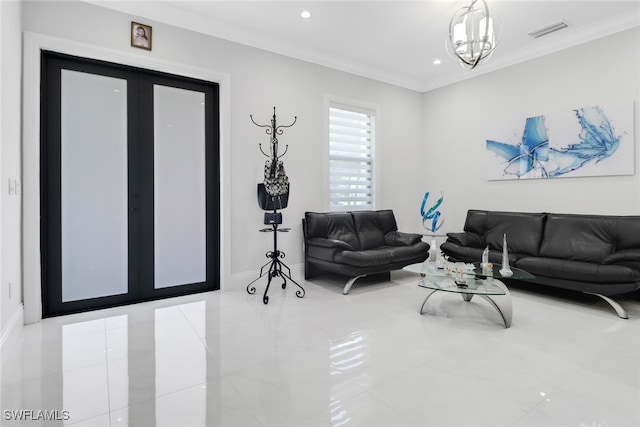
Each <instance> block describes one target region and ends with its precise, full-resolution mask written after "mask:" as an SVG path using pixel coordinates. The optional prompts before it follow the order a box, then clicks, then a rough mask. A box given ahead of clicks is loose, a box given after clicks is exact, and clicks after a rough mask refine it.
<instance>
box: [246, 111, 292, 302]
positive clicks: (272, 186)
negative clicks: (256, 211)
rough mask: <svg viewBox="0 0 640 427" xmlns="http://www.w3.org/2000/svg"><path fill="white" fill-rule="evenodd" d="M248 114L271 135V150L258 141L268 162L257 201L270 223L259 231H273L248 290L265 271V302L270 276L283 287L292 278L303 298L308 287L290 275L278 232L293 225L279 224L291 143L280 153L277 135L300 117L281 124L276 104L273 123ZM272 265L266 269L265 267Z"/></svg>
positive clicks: (286, 199)
mask: <svg viewBox="0 0 640 427" xmlns="http://www.w3.org/2000/svg"><path fill="white" fill-rule="evenodd" d="M249 118H250V119H251V121H252V122H253V124H254V125H256V126H258V127H261V128H266V130H265V132H266V134H267V135H269V136H270V147H269V153H266V152H265V151H264V150H263V149H262V144H258V146H259V148H260V151H261V152H262V154H264V155H265V156H266V157H267V158H268V159H269V160H267V161H266V162H265V170H264V175H265V180H264V182H263V183H260V184H258V191H257V193H258V205H259V206H260V208H261V209H262V210H264V211H270V212H265V214H264V224H265V225H268V226H269V227H267V228H262V229H260V230H259V231H260V232H262V233H273V250H272V251H268V252H267V253H266V257H267V258H269V261H268V262H267V263H266V264H264V265H263V266H262V267H261V268H260V275H259V276H258V277H257V278H256V279H255V280H253V281H252V282H251V283H249V284H248V285H247V292H248V293H249V294H250V295H253V294H255V293H256V288H255V286H253V284H254V283H255V282H257V281H258V280H259V279H260V278H262V277H263V276H264V275H265V274H267V275H268V280H267V287H266V288H265V290H264V295H263V296H262V302H263V303H265V304H267V303H268V302H269V296H268V295H267V293H268V292H269V286H271V280H272V279H274V278H276V277H280V278H281V279H282V289H286V288H287V279H289V280H290V281H291V282H293V283H294V284H295V285H296V286H297V287H298V288H299V289H297V290H296V296H297V297H298V298H302V297H304V295H305V290H304V288H303V287H302V286H300V284H299V283H298V282H296V281H295V280H293V279H292V278H291V269H290V268H289V267H288V266H287V265H286V264H285V263H284V262H283V261H282V259H283V258H284V257H285V255H284V252H282V251H281V250H279V249H278V233H281V232H288V231H290V230H291V229H290V228H280V227H279V226H280V225H281V224H282V213H280V212H278V210H281V209H284V208H286V207H287V205H288V203H289V188H290V185H289V179H288V178H287V176H286V173H285V171H284V165H283V163H282V160H281V159H282V157H284V155H285V154H286V153H287V150H288V149H289V145H286V146H285V149H284V151H283V152H282V154H279V147H278V136H279V135H282V134H283V132H284V129H285V128H290V127H291V126H293V125H294V124H295V123H296V121H297V120H298V117H297V116H296V117H294V118H293V122H292V123H291V124H290V125H287V126H282V125H281V126H278V125H277V121H276V107H273V117H272V118H271V124H269V125H261V124H258V123H256V122H255V120H253V116H252V115H249ZM267 266H268V267H269V268H268V269H267V270H265V269H266V268H267Z"/></svg>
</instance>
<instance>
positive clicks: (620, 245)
mask: <svg viewBox="0 0 640 427" xmlns="http://www.w3.org/2000/svg"><path fill="white" fill-rule="evenodd" d="M637 248H640V216H625V217H621V218H619V219H618V221H617V224H616V248H615V250H616V251H621V250H626V249H637Z"/></svg>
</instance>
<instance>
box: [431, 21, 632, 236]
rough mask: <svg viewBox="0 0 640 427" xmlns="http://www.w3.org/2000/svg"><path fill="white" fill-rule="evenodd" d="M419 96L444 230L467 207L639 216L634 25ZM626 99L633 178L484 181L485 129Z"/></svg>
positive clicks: (460, 221)
mask: <svg viewBox="0 0 640 427" xmlns="http://www.w3.org/2000/svg"><path fill="white" fill-rule="evenodd" d="M498 54H499V52H498V51H496V55H498ZM470 72H472V71H470ZM423 98H424V104H423V105H424V110H423V117H424V121H423V126H424V138H425V139H424V141H425V145H426V163H427V164H428V165H429V167H428V168H426V171H427V172H426V175H427V176H428V178H429V182H430V183H431V185H432V187H437V188H441V189H443V190H444V194H445V207H446V215H447V216H448V218H447V219H446V220H447V230H448V231H455V230H461V229H462V226H463V225H464V219H465V216H466V211H467V210H468V209H470V208H475V209H493V210H513V211H530V212H541V211H546V212H563V213H593V214H623V215H625V214H635V215H638V214H640V179H639V176H640V164H639V162H638V155H639V154H640V150H639V149H638V143H637V141H638V139H639V138H640V126H638V124H639V123H640V106H639V105H638V101H639V100H640V29H639V28H635V29H632V30H628V31H625V32H622V33H618V34H616V35H612V36H609V37H606V38H602V39H599V40H596V41H593V42H590V43H586V44H583V45H580V46H577V47H573V48H570V49H567V50H564V51H561V52H558V53H555V54H552V55H548V56H545V57H542V58H538V59H535V60H531V61H528V62H526V63H522V64H519V65H515V66H512V67H509V68H506V69H503V70H500V71H496V72H493V73H490V74H485V75H482V76H479V77H477V78H473V79H470V80H467V81H464V82H461V83H458V84H454V85H450V86H447V87H443V88H440V89H436V90H433V91H430V92H427V93H425V94H424V95H423ZM628 100H633V101H635V117H634V118H635V146H636V149H635V175H633V176H612V177H588V178H558V179H548V180H523V181H487V179H486V176H485V138H486V136H487V128H488V127H490V126H491V125H492V124H494V123H501V122H504V121H510V120H523V119H524V118H526V117H531V116H536V115H540V114H550V113H556V112H564V111H567V110H571V109H573V108H578V107H588V106H593V105H598V104H603V103H616V102H620V101H628Z"/></svg>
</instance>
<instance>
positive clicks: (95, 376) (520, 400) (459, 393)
mask: <svg viewBox="0 0 640 427" xmlns="http://www.w3.org/2000/svg"><path fill="white" fill-rule="evenodd" d="M415 283H416V278H415V276H413V275H410V274H409V273H406V272H397V273H394V274H393V275H392V282H386V283H378V284H375V283H374V284H368V285H358V284H357V283H356V285H355V286H354V288H353V290H352V291H351V294H350V295H348V296H343V295H342V294H341V290H342V286H341V284H340V282H338V281H337V280H333V279H328V280H316V281H314V282H313V283H310V282H303V286H304V287H305V289H306V291H307V295H306V296H305V297H304V298H303V299H298V298H296V297H295V294H294V291H295V289H296V288H295V287H294V286H291V287H289V288H287V289H286V290H285V291H284V292H283V291H282V290H281V289H280V287H279V286H278V284H276V285H275V286H274V287H272V289H271V291H270V296H271V301H270V302H269V304H268V305H266V306H265V305H263V304H262V296H261V292H262V291H263V289H264V283H262V282H258V283H257V285H258V294H257V295H253V296H250V295H247V294H246V293H245V292H244V291H233V292H224V293H221V292H212V293H206V294H200V295H191V296H188V297H181V298H174V299H169V300H163V301H157V302H154V303H145V304H137V305H131V306H127V307H120V308H115V309H110V310H102V311H96V312H91V313H84V314H81V315H71V316H64V317H59V318H52V319H45V320H43V321H42V322H41V323H39V324H36V325H30V326H26V327H24V328H22V330H21V331H20V332H19V333H18V334H16V336H15V337H13V339H12V340H11V341H9V342H7V344H6V345H5V346H4V348H3V349H2V370H1V371H0V373H1V377H2V394H1V401H0V403H1V407H2V409H3V413H2V419H1V420H0V424H2V425H8V426H11V425H28V426H37V425H62V424H65V425H74V426H125V425H129V426H153V425H157V426H188V425H200V426H204V425H207V426H216V425H222V426H233V425H237V426H294V425H295V426H326V425H361V426H369V425H372V426H584V427H595V426H639V425H640V301H638V300H634V299H622V300H621V302H622V304H623V305H624V307H625V308H626V309H627V311H628V313H629V315H630V316H631V318H630V319H629V320H622V319H620V318H618V317H617V316H616V315H615V313H614V311H613V310H612V309H610V308H609V307H608V305H607V304H606V303H604V302H600V300H598V299H595V298H594V299H590V298H587V299H584V298H580V299H575V298H566V297H558V296H555V295H549V294H546V293H545V294H541V293H532V292H530V291H527V290H525V289H522V288H512V291H511V292H512V297H513V308H514V316H513V324H512V327H511V328H510V329H504V328H503V325H502V321H501V319H500V318H499V315H498V313H497V312H495V311H494V309H493V308H492V307H491V306H490V305H489V304H488V303H487V302H486V301H484V300H482V299H477V300H476V299H474V300H473V301H472V302H471V303H465V302H464V301H463V300H462V298H460V297H459V296H458V295H454V294H444V293H440V294H436V295H434V296H433V297H432V298H431V299H430V300H429V304H430V305H431V307H430V309H431V310H430V312H429V313H426V314H424V315H422V316H420V315H419V314H418V308H419V306H420V304H421V302H422V299H423V298H424V296H425V294H426V290H425V289H421V288H418V287H417V286H416V284H415ZM18 410H31V411H32V412H31V413H29V412H22V416H23V417H26V418H28V419H29V421H24V422H23V423H19V422H16V421H10V420H9V418H11V417H15V416H19V415H18V414H19V413H16V412H8V411H18ZM38 410H41V411H44V410H46V411H49V412H45V413H42V412H38ZM52 411H58V412H52ZM52 415H53V416H57V417H58V418H68V420H66V421H57V422H42V421H38V420H36V421H33V420H32V419H34V418H38V417H40V418H42V417H46V416H52Z"/></svg>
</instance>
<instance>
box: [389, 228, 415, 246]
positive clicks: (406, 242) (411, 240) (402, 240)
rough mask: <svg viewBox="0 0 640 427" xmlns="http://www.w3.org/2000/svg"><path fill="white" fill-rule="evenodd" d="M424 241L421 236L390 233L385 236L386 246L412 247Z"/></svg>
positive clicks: (396, 232) (400, 232)
mask: <svg viewBox="0 0 640 427" xmlns="http://www.w3.org/2000/svg"><path fill="white" fill-rule="evenodd" d="M420 241H422V235H421V234H415V233H403V232H402V231H390V232H388V233H387V234H385V236H384V242H385V244H387V245H389V246H411V245H415V244H416V243H418V242H420Z"/></svg>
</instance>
